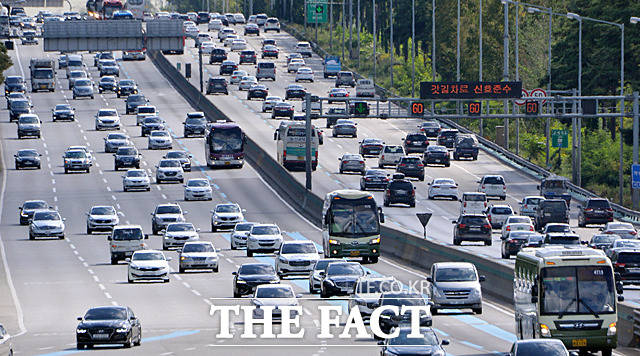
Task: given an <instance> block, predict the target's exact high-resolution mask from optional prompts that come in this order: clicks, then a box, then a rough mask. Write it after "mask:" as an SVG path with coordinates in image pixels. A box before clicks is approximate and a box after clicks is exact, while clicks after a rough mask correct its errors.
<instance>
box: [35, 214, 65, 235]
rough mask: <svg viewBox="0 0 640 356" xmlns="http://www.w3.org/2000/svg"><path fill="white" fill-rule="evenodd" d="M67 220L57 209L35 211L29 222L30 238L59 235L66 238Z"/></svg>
mask: <svg viewBox="0 0 640 356" xmlns="http://www.w3.org/2000/svg"><path fill="white" fill-rule="evenodd" d="M65 220H66V219H63V218H62V217H60V214H58V212H57V211H55V210H50V209H43V210H36V211H34V212H33V218H31V223H30V224H29V240H35V238H36V237H57V238H59V239H60V240H64V230H65V225H64V221H65Z"/></svg>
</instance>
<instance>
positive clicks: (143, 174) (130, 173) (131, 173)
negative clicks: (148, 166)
mask: <svg viewBox="0 0 640 356" xmlns="http://www.w3.org/2000/svg"><path fill="white" fill-rule="evenodd" d="M146 176H147V173H146V172H144V171H128V172H127V177H146Z"/></svg>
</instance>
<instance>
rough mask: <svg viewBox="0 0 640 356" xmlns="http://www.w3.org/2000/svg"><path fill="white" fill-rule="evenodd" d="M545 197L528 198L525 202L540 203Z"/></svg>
mask: <svg viewBox="0 0 640 356" xmlns="http://www.w3.org/2000/svg"><path fill="white" fill-rule="evenodd" d="M543 200H544V198H527V200H526V202H525V204H531V205H538V204H540V202H541V201H543Z"/></svg>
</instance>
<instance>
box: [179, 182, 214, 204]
mask: <svg viewBox="0 0 640 356" xmlns="http://www.w3.org/2000/svg"><path fill="white" fill-rule="evenodd" d="M212 199H213V191H212V189H211V184H210V183H209V180H208V179H206V178H191V179H189V180H188V181H187V184H185V185H184V200H212Z"/></svg>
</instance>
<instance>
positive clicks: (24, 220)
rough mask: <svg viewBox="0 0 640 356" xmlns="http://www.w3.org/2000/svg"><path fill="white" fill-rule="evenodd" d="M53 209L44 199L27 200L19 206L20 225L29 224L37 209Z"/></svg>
mask: <svg viewBox="0 0 640 356" xmlns="http://www.w3.org/2000/svg"><path fill="white" fill-rule="evenodd" d="M42 209H52V208H51V207H50V206H49V204H47V202H46V201H44V200H27V201H25V202H24V203H22V206H21V207H19V208H18V210H19V211H20V214H19V216H18V220H19V221H20V225H28V224H29V223H30V222H31V219H32V218H33V213H34V212H35V211H37V210H42Z"/></svg>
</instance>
